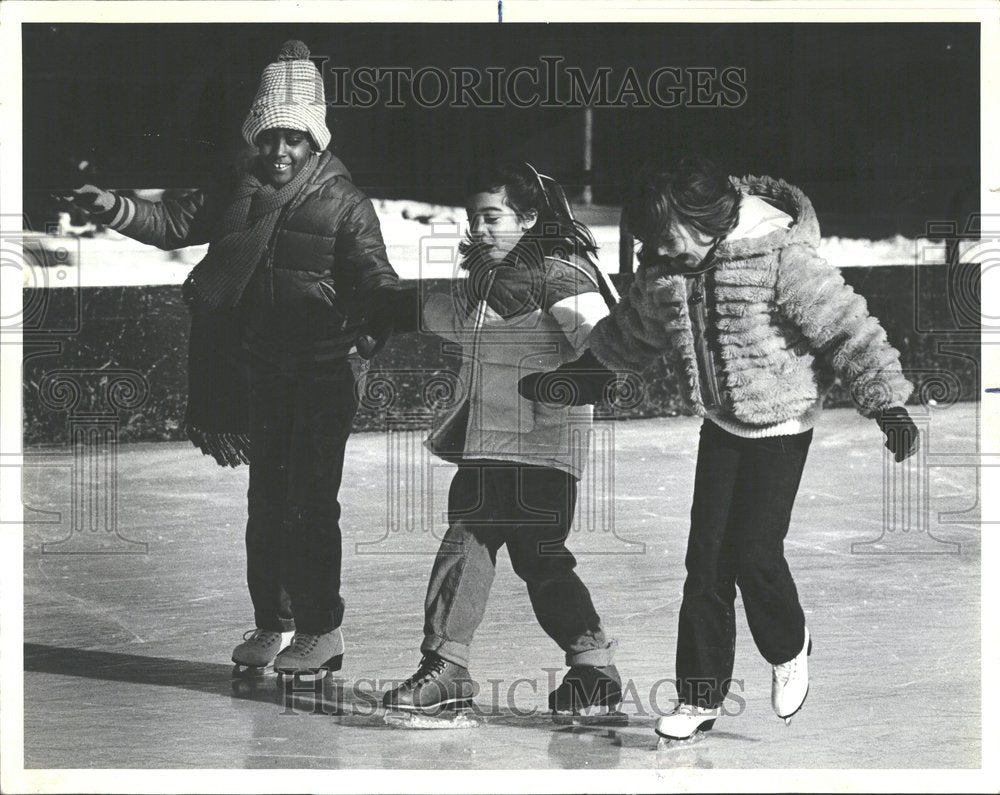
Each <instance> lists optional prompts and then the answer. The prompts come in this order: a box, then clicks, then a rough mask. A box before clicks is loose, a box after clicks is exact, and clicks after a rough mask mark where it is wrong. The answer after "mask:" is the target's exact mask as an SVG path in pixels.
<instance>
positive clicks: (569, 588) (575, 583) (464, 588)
mask: <svg viewBox="0 0 1000 795" xmlns="http://www.w3.org/2000/svg"><path fill="white" fill-rule="evenodd" d="M575 508H576V478H574V477H573V476H572V475H569V474H567V473H566V472H562V471H561V470H558V469H550V468H547V467H538V466H528V465H524V464H515V463H504V462H496V461H484V462H467V463H463V464H462V465H460V466H459V468H458V472H457V473H456V474H455V477H454V479H453V480H452V482H451V490H450V491H449V494H448V532H447V533H446V534H445V537H444V540H443V541H442V542H441V548H440V549H439V550H438V554H437V558H436V559H435V561H434V568H433V570H432V572H431V579H430V584H429V585H428V587H427V599H426V601H425V603H424V616H425V620H424V642H423V644H422V646H421V649H422V650H423V651H425V652H428V651H429V652H435V653H437V654H439V655H440V656H441V657H444V658H445V659H447V660H450V661H452V662H454V663H458V664H459V665H463V666H466V667H468V664H469V646H470V644H471V643H472V636H473V634H474V633H475V631H476V629H477V628H478V627H479V624H480V622H481V621H482V620H483V614H484V613H485V611H486V602H487V599H488V598H489V594H490V586H491V585H492V584H493V576H494V574H495V572H496V557H497V551H498V550H499V549H500V547H501V546H503V545H504V544H506V545H507V552H508V553H509V555H510V561H511V564H512V565H513V567H514V571H515V572H516V573H517V575H518V576H519V577H520V578H521V579H523V580H524V581H525V582H526V583H527V585H528V596H529V598H530V599H531V606H532V608H534V611H535V616H536V618H537V619H538V623H539V624H541V626H542V629H544V630H545V632H546V633H547V634H548V635H549V637H550V638H552V639H553V640H554V641H555V642H556V643H557V644H559V647H560V648H561V649H562V650H563V651H564V652H565V653H566V664H567V665H608V664H609V663H610V661H611V653H612V650H611V648H610V644H609V643H608V641H607V640H606V639H605V637H604V632H603V630H602V629H601V619H600V617H599V616H598V615H597V612H596V611H595V610H594V605H593V603H592V602H591V600H590V592H589V591H588V590H587V587H586V586H585V585H584V584H583V582H582V581H581V580H580V578H579V577H578V576H577V574H576V572H575V571H574V570H573V569H574V567H575V566H576V559H575V558H574V557H573V555H572V553H570V551H569V550H568V549H566V537H567V535H568V534H569V529H570V524H571V523H572V521H573V512H574V510H575ZM508 627H509V629H510V636H509V637H508V638H507V643H508V644H511V643H517V642H518V637H517V630H516V627H517V621H516V620H509V621H508Z"/></svg>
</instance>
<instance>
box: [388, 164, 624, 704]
mask: <svg viewBox="0 0 1000 795" xmlns="http://www.w3.org/2000/svg"><path fill="white" fill-rule="evenodd" d="M466 188H467V190H466V206H467V211H468V216H469V224H470V234H469V238H468V239H467V240H466V241H465V242H464V243H463V244H462V245H461V246H460V251H461V253H462V255H463V258H462V263H461V265H462V267H463V268H464V269H465V270H466V271H467V272H468V275H467V278H462V279H456V280H455V282H454V290H453V294H452V295H432V296H430V297H429V298H428V299H427V300H426V302H425V303H424V305H423V307H422V311H421V312H420V315H421V317H422V323H420V325H422V326H423V328H425V329H426V330H429V331H433V332H435V333H437V334H438V335H440V336H442V337H443V338H444V339H446V340H450V341H451V342H452V344H454V343H458V344H460V345H461V347H462V361H463V364H462V369H461V372H460V374H459V375H460V380H461V383H462V387H463V389H462V391H463V393H464V395H465V396H466V397H465V400H464V401H463V402H462V404H461V405H460V406H459V407H458V408H457V409H455V410H454V411H453V412H452V413H451V414H450V415H449V416H446V417H445V418H444V419H443V421H442V422H441V423H440V424H438V426H437V427H435V428H434V430H433V431H432V432H431V435H430V437H429V439H428V441H427V446H428V448H429V449H430V450H431V451H432V452H434V453H435V454H437V455H439V456H441V457H442V458H445V459H446V460H448V461H452V462H454V463H457V464H458V471H457V472H456V473H455V476H454V478H453V480H452V482H451V488H450V490H449V494H448V530H447V533H446V535H445V537H444V540H443V541H442V543H441V547H440V549H439V550H438V553H437V558H436V559H435V561H434V566H433V569H432V571H431V576H430V583H429V584H428V586H427V597H426V600H425V603H424V628H423V629H424V639H423V643H422V644H421V647H420V650H421V654H422V659H421V661H420V665H419V667H418V668H417V671H416V672H415V673H414V674H413V675H412V676H410V677H409V678H407V679H406V680H405V681H404V682H402V683H401V684H400V685H399V687H396V688H394V689H391V690H389V691H387V692H386V693H385V695H384V698H383V704H384V706H385V707H386V709H387V710H389V711H390V712H391V713H395V714H396V715H398V716H400V718H401V719H403V718H405V717H406V716H409V718H410V719H412V718H414V717H419V716H420V715H426V714H428V713H431V714H434V713H438V712H440V711H441V710H442V709H443V708H449V709H454V708H458V707H462V706H464V705H467V704H469V703H471V700H472V698H473V696H474V695H475V694H476V692H477V690H478V686H477V684H476V683H475V681H474V680H472V678H471V676H470V673H469V670H468V666H469V657H470V648H471V644H472V639H473V635H474V633H475V631H476V629H477V628H478V627H479V624H480V622H481V621H482V619H483V615H484V613H485V611H486V604H487V599H488V598H489V592H490V586H491V584H492V582H493V576H494V572H495V567H496V555H497V551H498V550H499V549H500V547H502V546H504V545H506V547H507V551H508V553H509V555H510V560H511V563H512V565H513V567H514V571H515V572H517V574H518V575H519V576H520V577H521V578H522V579H523V580H524V581H525V583H526V584H527V587H528V596H529V598H530V600H531V606H532V608H533V610H534V613H535V617H536V618H537V619H538V622H539V624H540V625H541V626H542V629H544V630H545V632H546V633H547V634H548V635H549V637H551V638H552V640H553V641H555V643H556V644H557V645H558V646H559V647H560V649H562V651H563V653H564V654H565V659H566V664H567V665H568V666H569V671H568V672H567V673H566V675H565V678H564V681H563V683H562V684H561V685H560V686H559V687H558V688H557V689H555V690H554V691H553V692H552V693H551V694H550V695H549V706H550V708H551V709H552V711H553V712H554V713H557V715H565V716H567V719H568V720H588V719H590V720H592V721H594V722H609V721H610V722H615V721H620V720H622V719H623V718H624V716H622V715H621V713H619V712H618V711H617V705H618V704H619V702H620V701H621V698H622V694H621V680H620V677H619V675H618V672H617V670H616V669H615V666H614V664H613V661H612V657H613V654H614V649H615V644H614V642H613V641H612V640H611V639H610V638H608V637H607V636H606V635H605V631H604V628H603V626H602V623H601V619H600V617H599V616H598V614H597V611H596V610H595V609H594V605H593V602H592V601H591V597H590V593H589V591H588V590H587V587H586V586H585V585H584V584H583V582H582V581H581V580H580V577H579V576H578V575H577V574H576V572H575V571H574V568H575V566H576V560H575V559H574V557H573V555H572V553H571V552H570V551H569V550H568V549H567V548H566V539H567V537H568V535H569V531H570V525H571V523H572V521H573V513H574V509H575V506H576V493H577V492H576V489H577V481H578V479H579V478H580V475H581V474H582V468H583V463H584V462H585V461H586V458H587V453H586V447H587V444H588V431H589V429H590V425H591V416H592V409H591V407H590V406H586V407H582V408H564V407H555V408H553V407H548V406H544V405H541V404H537V403H535V404H533V403H531V402H529V401H527V400H524V399H522V398H521V397H519V396H518V394H517V382H518V378H519V376H521V375H523V374H525V373H527V372H542V371H545V370H549V369H552V368H553V367H557V366H559V364H561V363H563V362H567V361H571V360H573V359H576V358H577V357H578V356H579V355H580V353H581V352H582V351H583V350H584V348H585V347H586V345H587V338H588V336H589V334H590V330H591V329H592V328H593V326H594V324H595V323H597V321H598V320H600V319H601V318H603V317H605V316H606V315H607V313H608V303H613V301H614V295H613V288H611V286H610V284H609V283H608V282H607V281H606V279H605V277H604V276H603V274H602V273H601V272H600V271H599V269H598V268H597V266H596V263H595V261H594V259H593V256H594V254H595V252H596V246H595V245H594V240H593V237H592V236H591V234H590V231H589V230H588V229H587V228H586V227H585V226H584V225H582V224H580V223H579V222H577V221H576V220H575V219H574V218H573V216H572V213H571V211H570V208H569V204H568V203H567V202H566V199H565V196H564V195H563V192H562V189H561V188H560V187H559V185H558V183H556V182H555V181H554V180H552V179H551V178H549V177H545V176H541V175H539V174H538V172H537V171H535V169H534V168H533V167H532V166H531V165H530V164H528V163H525V162H520V163H516V162H515V163H506V164H499V165H495V166H488V167H486V168H484V169H482V170H481V171H480V172H479V173H477V174H475V175H473V176H472V178H471V179H470V180H469V182H468V184H467V186H466ZM416 299H417V296H416V295H414V296H411V298H410V299H406V300H407V301H411V302H412V303H413V304H414V305H416ZM405 314H407V312H406V310H405V309H401V310H400V311H399V312H397V313H395V316H396V317H397V318H402V317H403V316H404V315H405ZM408 314H409V315H411V316H413V315H415V314H417V313H416V312H414V311H413V310H410V311H409V312H408ZM418 322H420V321H418V320H417V319H416V318H412V319H411V322H410V324H409V325H410V328H416V327H417V326H418ZM403 330H406V324H404V323H397V325H396V331H397V332H398V331H403ZM508 642H509V643H516V639H514V638H508ZM591 712H593V713H596V714H594V715H589V716H588V715H587V713H591ZM456 714H457V715H460V714H461V713H460V712H459V713H456ZM581 716H583V717H581Z"/></svg>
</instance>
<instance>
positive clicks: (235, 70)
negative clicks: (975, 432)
mask: <svg viewBox="0 0 1000 795" xmlns="http://www.w3.org/2000/svg"><path fill="white" fill-rule="evenodd" d="M287 38H301V39H303V40H304V41H305V42H306V43H307V44H308V45H309V46H310V47H311V49H312V52H313V55H314V56H317V57H318V56H326V57H327V58H328V59H329V60H328V62H327V63H328V65H336V66H343V67H351V68H357V67H361V66H372V67H387V66H411V67H414V68H419V67H422V66H429V65H433V66H438V67H440V68H442V69H448V68H449V67H457V66H478V67H481V68H482V67H486V66H498V67H507V68H508V69H510V68H514V67H516V66H520V65H526V66H539V67H540V66H541V64H540V62H539V60H538V58H539V56H542V55H558V56H563V57H564V58H565V62H564V65H569V66H579V67H581V68H582V69H583V71H584V73H585V74H586V75H587V76H588V77H589V76H590V75H591V74H592V73H593V70H594V69H596V68H597V67H599V66H609V67H612V69H613V70H614V71H613V73H612V77H611V85H612V86H617V84H618V83H619V82H620V80H621V78H622V75H623V72H624V70H625V68H626V67H627V66H633V67H635V68H636V70H637V71H638V73H639V74H640V76H641V77H643V78H645V76H646V75H648V74H649V73H650V72H652V71H653V70H654V69H656V68H657V67H661V66H674V67H682V68H683V67H695V66H715V67H718V68H720V69H721V68H724V67H726V66H738V67H743V68H745V69H746V89H747V101H746V103H745V104H744V105H742V106H741V107H739V108H736V109H733V108H691V107H679V108H672V109H664V108H658V107H655V106H654V107H652V108H625V109H597V110H595V112H594V173H593V177H592V182H593V185H594V199H595V201H596V202H598V203H603V204H616V203H618V202H619V201H620V199H621V195H622V189H623V186H624V185H625V184H626V183H627V181H628V179H629V178H630V177H631V175H632V174H633V173H634V172H635V170H636V169H637V167H638V166H639V164H640V163H641V162H642V161H643V160H644V159H646V158H647V157H649V156H651V155H654V154H664V153H667V154H669V153H671V152H676V151H678V150H681V149H691V148H696V149H699V150H700V151H702V152H704V153H706V154H711V155H713V156H715V157H716V158H717V159H718V160H720V161H722V163H723V164H724V165H725V166H726V168H727V169H728V170H729V171H730V173H733V174H744V173H757V174H760V173H764V174H770V175H772V176H780V177H783V178H785V179H787V180H788V181H790V182H793V183H795V184H798V185H799V186H800V187H802V188H803V189H804V190H805V191H806V193H807V194H808V195H809V196H810V197H811V198H812V200H813V203H814V204H815V206H816V209H817V212H818V214H819V218H820V220H821V222H822V227H823V232H824V234H827V235H847V236H855V237H875V238H881V237H887V236H890V235H893V234H897V233H898V234H903V235H906V236H911V237H912V236H918V235H921V234H922V233H923V231H924V228H925V224H926V223H927V222H928V221H932V220H941V219H956V220H958V221H959V225H960V227H961V226H964V219H965V217H966V216H967V215H968V214H969V213H972V212H975V211H976V210H977V209H978V185H979V124H980V117H979V103H980V97H979V29H978V26H977V25H944V24H933V25H931V24H926V25H921V24H906V25H900V24H865V25H860V24H853V25H851V24H836V25H833V24H831V25H821V24H814V25H801V24H795V25H792V24H767V25H763V24H753V25H747V24H740V25H737V24H720V25H706V24H670V25H666V24H643V25H635V24H628V25H625V24H622V25H608V24H600V25H595V24H586V25H582V24H581V25H573V24H561V23H560V24H544V25H541V24H540V25H518V24H504V25H495V24H494V25H481V24H480V25H471V24H461V25H443V24H419V25H412V24H406V25H404V24H377V25H376V24H349V25H348V24H344V25H335V24H322V25H321V24H313V25H301V24H297V25H270V24H269V25H262V24H254V25H248V24H233V25H196V24H183V25H181V24H150V25H51V24H47V25H25V26H24V27H23V66H24V71H23V75H24V78H23V79H24V185H25V206H26V210H27V212H28V213H29V216H30V215H32V214H33V213H34V214H35V216H36V217H37V215H38V214H40V213H43V212H44V210H43V209H39V208H41V207H42V203H41V202H42V197H44V194H45V192H46V191H47V190H49V189H51V188H53V187H59V186H62V185H64V184H65V183H66V182H67V181H68V180H69V179H70V177H68V176H67V174H68V173H69V172H68V171H67V165H68V164H69V163H71V162H73V161H75V160H78V159H80V158H87V159H89V160H90V161H91V162H92V163H95V164H96V168H97V169H98V174H97V176H96V177H95V181H99V182H100V184H103V185H105V186H107V187H119V188H123V187H150V188H153V187H159V188H162V187H193V186H197V185H199V184H202V183H203V182H205V181H206V179H207V177H208V173H209V172H210V171H212V170H213V169H215V168H217V167H218V166H219V164H220V163H224V162H225V163H229V162H232V159H233V153H234V152H235V150H236V148H238V147H239V146H240V143H241V142H240V138H239V129H240V126H241V124H242V121H243V118H244V116H245V113H246V111H247V108H248V106H249V103H250V101H251V99H252V97H253V94H254V92H255V91H256V88H257V83H258V79H259V76H260V72H261V70H262V69H263V67H264V66H265V65H266V64H267V63H268V62H270V61H271V60H273V59H274V57H275V55H276V53H277V50H278V48H279V47H280V45H281V43H282V42H283V41H284V40H285V39H287ZM331 82H332V81H331V79H328V80H327V90H328V97H329V96H330V93H329V92H330V84H331ZM404 102H406V106H405V107H403V108H385V107H381V106H376V107H373V108H369V109H364V108H331V109H330V111H329V114H328V124H329V126H330V129H331V131H332V134H333V143H332V145H331V148H332V149H333V150H334V151H335V152H337V153H338V154H339V155H340V156H341V157H342V158H343V159H344V160H345V162H346V163H347V165H348V166H349V167H350V168H351V170H352V171H353V172H354V173H355V178H356V181H357V182H358V183H359V184H361V185H362V186H364V187H365V188H366V189H367V190H368V191H369V193H371V194H372V195H374V196H377V197H384V198H411V199H420V200H427V201H435V202H441V203H449V204H459V203H461V200H462V195H461V183H462V179H463V176H464V175H465V174H466V172H468V171H469V170H470V169H471V168H472V167H473V166H474V165H475V164H476V163H477V162H478V161H480V160H482V159H486V158H491V157H494V156H521V157H527V158H529V159H531V160H532V161H533V162H535V163H536V165H538V166H539V168H541V169H543V170H546V171H548V172H549V173H552V174H553V175H554V176H556V177H558V178H561V179H563V180H564V181H565V182H566V183H567V184H568V185H571V186H573V185H577V186H578V185H579V184H581V182H582V179H583V178H582V176H581V171H582V154H581V152H582V128H583V124H582V119H583V110H581V109H579V108H576V109H547V108H532V109H517V108H514V107H510V106H508V107H504V108H500V109H486V108H447V107H439V108H435V109H424V108H420V107H418V106H417V105H416V103H414V102H412V101H407V97H406V96H405V94H404ZM36 226H37V224H36Z"/></svg>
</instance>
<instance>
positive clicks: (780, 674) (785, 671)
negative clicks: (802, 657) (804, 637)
mask: <svg viewBox="0 0 1000 795" xmlns="http://www.w3.org/2000/svg"><path fill="white" fill-rule="evenodd" d="M798 662H799V658H798V656H795V657H793V658H792V659H790V660H789V661H788V662H786V663H781V664H780V665H775V666H774V667H773V669H772V670H773V671H774V678H775V679H776V680H777V681H778V682H779V683H780V684H781V685H782V687H784V686H785V685H787V684H788V681H789V680H790V679H791V678H792V676H793V675H794V674H795V671H796V669H797V668H798Z"/></svg>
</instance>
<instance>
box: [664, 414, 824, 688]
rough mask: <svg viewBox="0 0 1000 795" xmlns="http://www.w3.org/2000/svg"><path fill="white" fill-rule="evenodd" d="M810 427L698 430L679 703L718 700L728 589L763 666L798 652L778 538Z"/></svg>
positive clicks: (799, 630)
mask: <svg viewBox="0 0 1000 795" xmlns="http://www.w3.org/2000/svg"><path fill="white" fill-rule="evenodd" d="M811 441H812V430H808V431H806V432H804V433H800V434H796V435H792V436H775V437H771V438H765V439H745V438H743V437H740V436H735V435H733V434H731V433H728V432H727V431H724V430H723V429H722V428H720V427H719V426H717V425H716V424H715V423H713V422H711V421H710V420H706V421H705V422H704V424H703V425H702V427H701V440H700V443H699V445H698V464H697V469H696V472H695V483H694V500H693V504H692V506H691V532H690V535H689V537H688V547H687V557H686V560H685V564H686V566H687V579H686V580H685V582H684V598H683V601H682V602H681V609H680V622H679V629H678V637H677V668H676V670H677V690H678V697H679V698H680V700H681V701H683V702H685V703H688V704H697V705H698V706H702V707H715V706H719V705H720V704H721V703H722V701H723V700H724V699H725V697H726V693H727V692H728V691H729V688H730V684H731V680H732V675H733V658H734V655H735V650H736V613H735V609H734V605H735V600H736V586H737V585H738V586H739V588H740V594H741V596H742V597H743V606H744V608H745V609H746V616H747V623H748V624H749V625H750V633H751V634H752V635H753V639H754V642H755V643H756V645H757V648H758V650H759V651H760V653H761V654H762V655H763V657H764V659H766V660H767V661H768V662H769V663H771V664H772V665H776V664H779V663H784V662H787V661H788V660H790V659H792V658H793V657H794V656H795V655H797V654H798V653H799V652H800V651H801V650H802V645H803V643H804V642H805V617H804V616H803V613H802V607H801V606H800V605H799V597H798V592H797V591H796V588H795V583H794V581H793V580H792V575H791V572H790V571H789V570H788V564H787V562H786V561H785V554H784V539H785V535H786V534H787V533H788V525H789V522H790V520H791V514H792V505H793V503H794V502H795V495H796V493H797V492H798V489H799V482H800V480H801V478H802V470H803V467H804V466H805V462H806V455H807V453H808V451H809V444H810V442H811Z"/></svg>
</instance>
